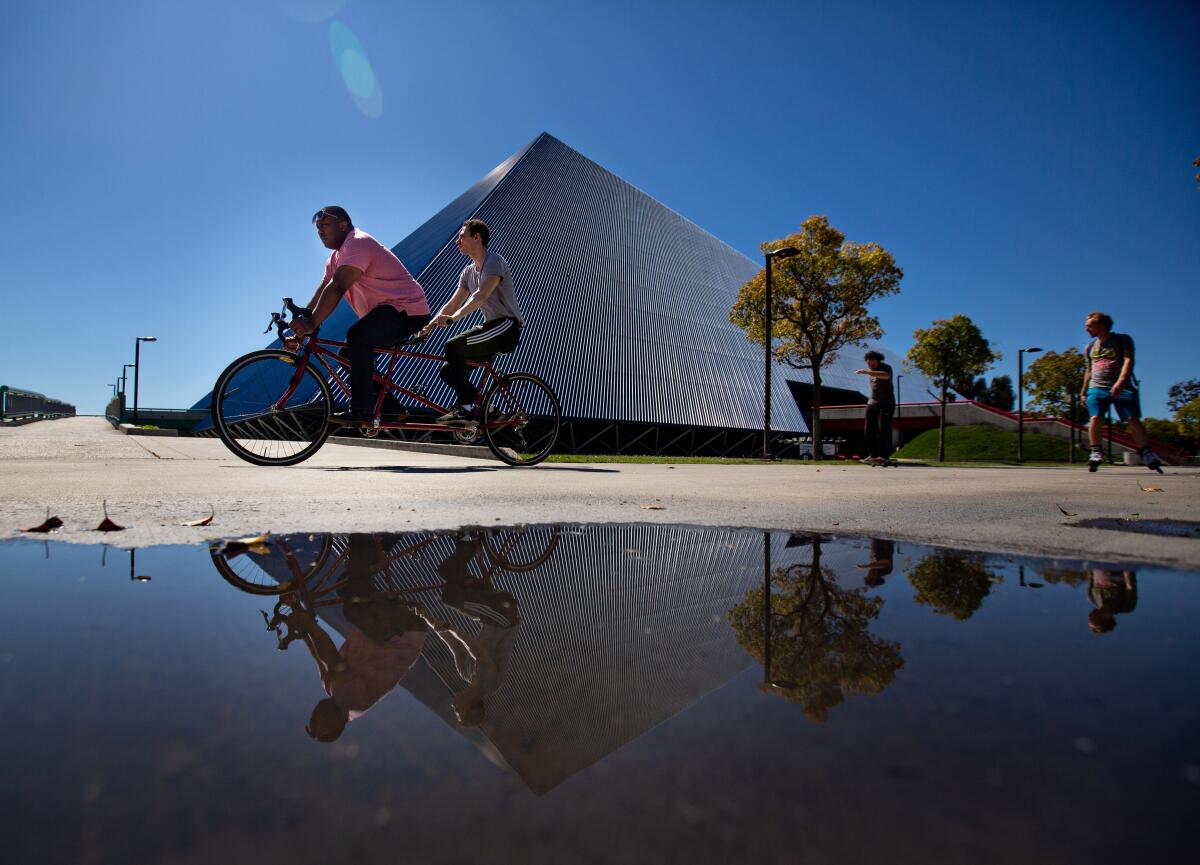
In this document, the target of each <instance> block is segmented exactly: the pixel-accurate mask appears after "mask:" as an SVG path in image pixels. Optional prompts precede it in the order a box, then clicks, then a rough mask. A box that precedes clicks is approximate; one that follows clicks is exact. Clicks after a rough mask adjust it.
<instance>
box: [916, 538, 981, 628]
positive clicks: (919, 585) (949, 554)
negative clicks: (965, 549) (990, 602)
mask: <svg viewBox="0 0 1200 865" xmlns="http://www.w3.org/2000/svg"><path fill="white" fill-rule="evenodd" d="M993 579H999V578H998V577H996V576H995V575H994V574H993V573H992V572H991V571H990V570H988V569H987V567H986V566H985V565H984V564H983V562H982V560H980V558H979V557H978V556H975V555H972V554H970V553H960V552H957V551H955V550H937V551H935V552H932V553H930V554H929V555H928V556H926V557H925V558H923V559H922V560H921V561H920V563H918V564H917V565H916V566H915V567H914V568H913V569H912V570H911V571H909V572H908V581H909V583H911V584H912V587H913V588H914V589H916V590H917V594H916V601H917V603H918V604H926V605H928V606H930V607H933V611H934V612H935V613H940V614H941V615H944V616H953V617H954V618H956V619H959V620H963V619H969V618H971V616H973V615H975V611H976V610H978V609H979V607H980V606H981V605H982V604H983V599H984V598H986V597H987V596H988V593H989V592H990V591H991V590H992V581H993Z"/></svg>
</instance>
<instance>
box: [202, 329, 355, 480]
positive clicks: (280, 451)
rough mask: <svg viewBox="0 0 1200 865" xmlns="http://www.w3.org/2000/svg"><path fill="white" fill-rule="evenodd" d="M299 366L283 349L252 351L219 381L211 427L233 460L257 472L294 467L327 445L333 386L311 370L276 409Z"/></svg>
mask: <svg viewBox="0 0 1200 865" xmlns="http://www.w3.org/2000/svg"><path fill="white" fill-rule="evenodd" d="M299 360H300V359H299V357H298V356H297V355H295V354H292V353H291V352H289V351H283V350H282V349H269V348H268V349H263V350H262V351H252V352H250V353H249V354H245V355H242V356H241V357H239V358H238V359H237V360H235V361H234V362H233V363H231V364H230V365H229V366H227V367H226V368H225V371H224V372H222V373H221V375H220V376H218V378H217V383H216V385H215V386H214V387H213V395H212V421H213V426H214V427H215V428H216V430H217V435H219V436H220V437H221V441H223V442H224V443H225V447H227V448H229V450H230V451H232V452H233V454H234V455H235V456H237V457H240V458H241V459H243V460H245V461H246V462H248V463H253V464H254V465H257V466H290V465H295V464H296V463H299V462H303V461H304V460H306V459H308V458H309V457H310V456H312V455H313V454H315V453H316V452H317V451H318V450H320V448H321V446H322V445H323V444H325V440H326V439H327V438H329V433H330V432H331V430H332V426H331V425H330V423H329V415H330V413H331V412H332V410H333V397H332V395H331V394H330V392H329V384H328V383H327V382H326V381H325V379H324V377H323V376H320V375H318V374H317V373H316V371H315V370H314V369H313V367H312V365H311V364H309V365H308V366H307V367H306V368H305V370H304V373H303V376H304V378H303V380H302V381H301V382H300V383H299V385H298V386H297V387H296V388H295V390H294V392H293V394H292V396H291V397H290V398H289V404H288V406H286V407H285V408H284V409H282V410H276V409H274V408H273V406H274V404H275V402H276V401H277V400H278V399H279V397H281V396H282V395H283V393H284V390H285V389H286V388H287V387H288V384H289V382H290V378H289V376H290V375H291V374H294V373H295V369H296V364H297V363H298V362H299ZM285 365H286V366H285Z"/></svg>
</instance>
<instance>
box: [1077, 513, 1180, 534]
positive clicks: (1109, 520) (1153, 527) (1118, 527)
mask: <svg viewBox="0 0 1200 865" xmlns="http://www.w3.org/2000/svg"><path fill="white" fill-rule="evenodd" d="M1067 525H1073V526H1082V527H1083V528H1085V529H1109V530H1111V531H1116V532H1136V533H1138V534H1142V535H1165V536H1168V537H1173V538H1200V522H1195V521H1193V520H1170V519H1164V520H1143V519H1136V520H1131V519H1127V518H1124V517H1096V518H1093V519H1086V520H1076V521H1075V522H1073V523H1067Z"/></svg>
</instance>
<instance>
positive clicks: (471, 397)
mask: <svg viewBox="0 0 1200 865" xmlns="http://www.w3.org/2000/svg"><path fill="white" fill-rule="evenodd" d="M520 341H521V325H520V323H519V322H518V321H517V320H516V319H515V318H493V319H492V320H491V321H487V322H484V323H483V324H481V325H479V326H478V327H473V328H471V329H470V330H465V331H463V332H462V333H460V334H459V335H458V336H456V337H454V338H453V339H450V340H447V341H446V365H445V366H443V367H442V370H441V372H440V373H439V375H440V376H441V377H442V381H444V382H445V383H446V384H448V385H450V387H452V388H454V392H455V394H457V399H458V404H459V405H470V404H471V403H473V402H475V398H476V396H477V395H478V390H477V389H476V387H475V385H473V384H471V368H470V367H469V366H467V361H469V360H475V361H480V360H487V359H488V358H490V357H492V356H493V355H495V354H496V353H497V352H501V351H512V350H513V349H514V348H516V347H517V343H518V342H520Z"/></svg>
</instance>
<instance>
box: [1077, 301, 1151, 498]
mask: <svg viewBox="0 0 1200 865" xmlns="http://www.w3.org/2000/svg"><path fill="white" fill-rule="evenodd" d="M1112 325H1113V320H1112V317H1111V316H1110V315H1108V314H1107V313H1104V312H1089V313H1088V315H1087V318H1086V319H1085V320H1084V325H1083V326H1084V329H1085V330H1087V333H1088V336H1090V337H1092V340H1091V342H1089V343H1088V345H1087V349H1086V350H1085V351H1084V360H1085V363H1086V366H1085V367H1084V370H1083V387H1082V389H1081V393H1080V396H1081V397H1082V399H1083V401H1084V402H1085V403H1086V404H1087V408H1088V415H1089V416H1090V418H1091V419H1090V420H1089V421H1088V441H1089V442H1090V443H1091V445H1092V452H1091V454H1090V455H1089V456H1088V471H1089V472H1094V471H1096V470H1097V469H1098V468H1100V464H1101V463H1102V462H1104V451H1103V450H1102V448H1101V446H1100V428H1101V424H1103V422H1104V416H1105V415H1106V414H1108V410H1109V408H1110V407H1115V408H1116V410H1117V416H1118V417H1120V418H1121V420H1122V421H1123V422H1124V423H1126V424H1127V425H1128V426H1129V432H1130V434H1131V435H1132V436H1133V440H1134V441H1135V442H1137V446H1138V451H1137V452H1138V455H1139V456H1140V457H1141V458H1142V462H1143V463H1144V464H1145V466H1146V468H1148V469H1150V470H1152V471H1156V472H1158V473H1159V474H1161V473H1162V460H1161V459H1160V458H1159V456H1158V454H1156V453H1155V452H1154V451H1153V450H1151V449H1150V439H1149V437H1148V436H1147V435H1146V429H1145V427H1143V426H1142V420H1141V418H1142V403H1141V399H1140V398H1139V396H1138V380H1137V378H1136V377H1135V376H1134V374H1133V338H1132V337H1131V336H1129V335H1128V334H1124V333H1114V332H1113V329H1112Z"/></svg>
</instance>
